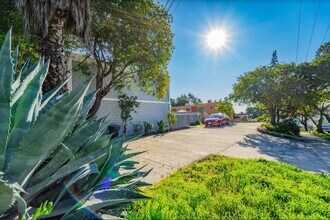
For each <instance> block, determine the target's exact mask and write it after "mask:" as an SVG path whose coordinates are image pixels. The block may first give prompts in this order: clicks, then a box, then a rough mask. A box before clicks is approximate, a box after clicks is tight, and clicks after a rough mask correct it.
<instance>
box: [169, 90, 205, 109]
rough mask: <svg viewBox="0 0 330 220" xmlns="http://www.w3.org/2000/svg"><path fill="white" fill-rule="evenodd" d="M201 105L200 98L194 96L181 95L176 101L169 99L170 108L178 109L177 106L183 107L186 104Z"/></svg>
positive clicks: (189, 94)
mask: <svg viewBox="0 0 330 220" xmlns="http://www.w3.org/2000/svg"><path fill="white" fill-rule="evenodd" d="M199 103H202V100H201V99H200V98H197V97H196V96H195V95H193V94H191V93H188V95H186V94H182V95H181V96H179V97H178V98H176V99H171V106H172V107H178V106H185V105H186V104H199Z"/></svg>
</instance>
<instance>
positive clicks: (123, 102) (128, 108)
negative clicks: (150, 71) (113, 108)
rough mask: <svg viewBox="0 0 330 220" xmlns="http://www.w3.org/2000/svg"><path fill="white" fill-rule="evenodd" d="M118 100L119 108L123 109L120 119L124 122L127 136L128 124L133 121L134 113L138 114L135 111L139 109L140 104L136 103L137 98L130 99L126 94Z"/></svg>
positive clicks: (123, 125) (124, 130)
mask: <svg viewBox="0 0 330 220" xmlns="http://www.w3.org/2000/svg"><path fill="white" fill-rule="evenodd" d="M118 99H119V101H118V103H119V108H120V109H121V113H120V117H121V119H122V120H123V123H122V127H123V132H124V134H126V131H127V129H126V127H127V122H128V121H131V120H132V112H135V113H136V111H135V109H136V108H137V107H139V105H140V103H139V102H137V101H136V100H137V97H136V96H131V97H128V96H127V95H126V94H121V95H119V96H118Z"/></svg>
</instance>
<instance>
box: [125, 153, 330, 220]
mask: <svg viewBox="0 0 330 220" xmlns="http://www.w3.org/2000/svg"><path fill="white" fill-rule="evenodd" d="M146 193H147V194H148V195H150V196H152V197H153V199H152V200H147V201H143V202H139V203H136V204H135V205H134V206H133V207H131V208H130V209H129V210H128V211H127V218H128V219H329V218H330V176H327V175H321V174H311V173H308V172H305V171H302V170H300V169H298V168H296V167H294V166H291V165H287V164H283V163H277V162H271V161H266V160H263V159H260V160H246V159H234V158H228V157H223V156H218V155H211V156H210V157H208V158H206V159H204V160H202V161H199V162H195V163H193V164H191V165H189V166H187V167H185V168H183V169H180V170H179V171H177V172H175V173H174V174H172V175H171V176H169V177H167V178H165V179H163V180H162V181H161V182H160V183H158V184H155V185H153V186H151V187H150V188H149V189H147V190H146Z"/></svg>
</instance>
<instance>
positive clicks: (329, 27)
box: [321, 24, 330, 45]
mask: <svg viewBox="0 0 330 220" xmlns="http://www.w3.org/2000/svg"><path fill="white" fill-rule="evenodd" d="M329 29H330V24H329V26H328V28H327V31H326V32H325V34H324V37H323V39H322V43H321V45H322V44H323V43H324V41H325V37H326V36H327V34H328V31H329Z"/></svg>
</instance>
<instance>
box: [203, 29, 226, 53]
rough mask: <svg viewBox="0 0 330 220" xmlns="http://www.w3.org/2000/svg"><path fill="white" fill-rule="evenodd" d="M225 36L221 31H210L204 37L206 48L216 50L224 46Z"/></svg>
mask: <svg viewBox="0 0 330 220" xmlns="http://www.w3.org/2000/svg"><path fill="white" fill-rule="evenodd" d="M226 41H227V35H226V32H225V31H224V30H223V29H215V30H212V31H211V32H210V33H209V34H208V35H207V36H206V43H207V46H208V47H210V48H211V49H214V50H217V49H219V48H221V47H223V46H225V45H226Z"/></svg>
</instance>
